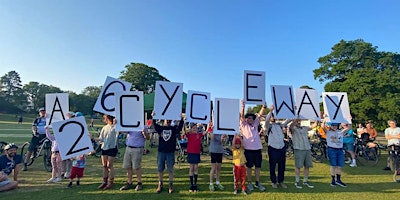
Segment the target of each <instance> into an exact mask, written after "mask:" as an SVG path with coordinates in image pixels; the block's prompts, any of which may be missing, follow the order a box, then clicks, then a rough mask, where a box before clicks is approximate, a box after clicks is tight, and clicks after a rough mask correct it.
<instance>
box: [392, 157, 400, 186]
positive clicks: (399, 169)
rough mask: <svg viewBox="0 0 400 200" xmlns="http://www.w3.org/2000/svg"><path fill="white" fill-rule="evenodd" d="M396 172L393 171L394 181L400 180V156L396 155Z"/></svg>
mask: <svg viewBox="0 0 400 200" xmlns="http://www.w3.org/2000/svg"><path fill="white" fill-rule="evenodd" d="M394 165H395V166H394V169H395V170H394V172H393V181H394V182H398V183H399V182H400V157H399V156H396V158H395V159H394Z"/></svg>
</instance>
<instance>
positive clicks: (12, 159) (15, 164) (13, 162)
mask: <svg viewBox="0 0 400 200" xmlns="http://www.w3.org/2000/svg"><path fill="white" fill-rule="evenodd" d="M17 150H18V146H17V145H15V144H14V143H11V144H7V145H6V146H5V147H4V155H2V156H0V192H2V191H7V190H13V189H15V188H17V187H18V174H19V169H20V166H21V163H22V157H21V155H17ZM12 172H14V174H13V175H14V176H13V177H14V180H13V181H11V180H10V179H9V175H10V174H11V173H12Z"/></svg>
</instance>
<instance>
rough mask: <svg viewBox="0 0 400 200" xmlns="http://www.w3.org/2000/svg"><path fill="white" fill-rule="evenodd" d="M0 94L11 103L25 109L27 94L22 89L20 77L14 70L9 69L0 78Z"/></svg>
mask: <svg viewBox="0 0 400 200" xmlns="http://www.w3.org/2000/svg"><path fill="white" fill-rule="evenodd" d="M0 82H1V96H2V97H3V98H4V100H5V101H6V102H8V103H10V104H11V105H14V106H16V107H18V108H20V109H22V110H25V108H26V105H27V96H26V94H25V93H24V91H23V89H22V84H21V77H20V76H19V74H18V73H17V72H16V71H10V72H8V73H7V74H5V75H4V76H2V77H1V78H0Z"/></svg>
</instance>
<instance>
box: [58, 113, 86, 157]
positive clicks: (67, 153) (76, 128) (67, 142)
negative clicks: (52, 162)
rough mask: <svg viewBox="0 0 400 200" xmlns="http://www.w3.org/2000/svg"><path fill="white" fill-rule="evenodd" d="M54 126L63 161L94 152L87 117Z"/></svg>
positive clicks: (60, 122)
mask: <svg viewBox="0 0 400 200" xmlns="http://www.w3.org/2000/svg"><path fill="white" fill-rule="evenodd" d="M52 125H53V131H54V137H55V138H56V141H57V142H58V147H59V149H60V155H61V158H62V159H63V160H65V159H68V158H72V157H75V156H79V155H82V154H85V153H89V152H92V151H93V145H92V142H91V141H90V137H89V131H88V129H87V125H86V121H85V117H74V118H71V119H68V120H64V121H58V122H54V123H52Z"/></svg>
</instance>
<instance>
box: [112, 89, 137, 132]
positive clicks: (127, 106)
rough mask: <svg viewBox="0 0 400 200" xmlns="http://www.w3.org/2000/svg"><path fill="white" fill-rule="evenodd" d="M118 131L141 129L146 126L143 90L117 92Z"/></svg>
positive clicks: (116, 117) (116, 128)
mask: <svg viewBox="0 0 400 200" xmlns="http://www.w3.org/2000/svg"><path fill="white" fill-rule="evenodd" d="M115 100H116V101H117V102H116V103H115V105H116V106H115V113H116V116H115V119H116V120H117V124H116V127H115V130H116V131H141V130H143V128H144V103H143V92H142V91H129V92H117V93H115Z"/></svg>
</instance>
